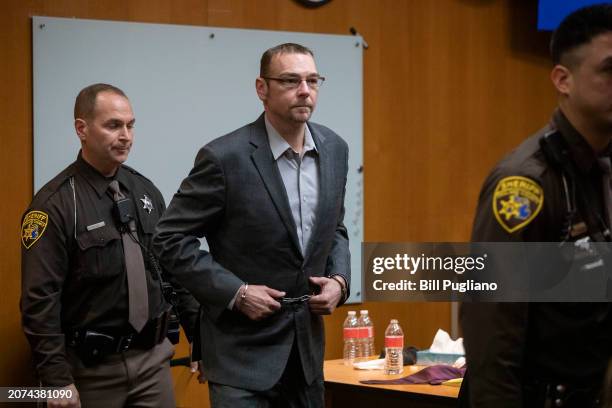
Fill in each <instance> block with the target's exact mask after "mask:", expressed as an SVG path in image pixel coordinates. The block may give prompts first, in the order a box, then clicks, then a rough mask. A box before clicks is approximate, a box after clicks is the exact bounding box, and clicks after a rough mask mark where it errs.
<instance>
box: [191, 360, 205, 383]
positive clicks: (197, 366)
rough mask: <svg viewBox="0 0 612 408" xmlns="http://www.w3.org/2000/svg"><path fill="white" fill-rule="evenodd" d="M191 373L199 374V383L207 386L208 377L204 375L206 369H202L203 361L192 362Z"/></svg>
mask: <svg viewBox="0 0 612 408" xmlns="http://www.w3.org/2000/svg"><path fill="white" fill-rule="evenodd" d="M190 366H191V367H190V368H191V370H190V371H191V373H195V372H196V371H197V372H198V382H199V383H200V384H206V376H205V375H204V368H202V362H201V361H192V362H191V363H190Z"/></svg>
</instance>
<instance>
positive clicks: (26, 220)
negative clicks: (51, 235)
mask: <svg viewBox="0 0 612 408" xmlns="http://www.w3.org/2000/svg"><path fill="white" fill-rule="evenodd" d="M48 222H49V216H48V215H47V214H46V213H44V212H42V211H30V212H29V213H27V214H26V215H25V217H23V223H22V224H21V243H22V244H23V246H24V247H25V248H26V249H30V247H31V246H32V245H34V244H35V243H36V241H38V240H39V239H40V237H42V235H43V233H44V232H45V229H46V228H47V223H48Z"/></svg>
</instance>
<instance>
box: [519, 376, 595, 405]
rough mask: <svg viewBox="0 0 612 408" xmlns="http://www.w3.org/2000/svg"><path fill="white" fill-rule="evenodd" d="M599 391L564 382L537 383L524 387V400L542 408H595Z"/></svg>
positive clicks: (591, 387)
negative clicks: (537, 403)
mask: <svg viewBox="0 0 612 408" xmlns="http://www.w3.org/2000/svg"><path fill="white" fill-rule="evenodd" d="M600 392H601V389H600V387H598V386H595V385H593V386H585V385H583V384H580V385H577V384H571V383H566V382H537V383H534V384H531V385H527V386H525V398H526V399H527V401H529V402H530V403H534V402H536V401H540V402H541V405H537V406H542V407H546V408H548V407H551V408H553V407H570V408H597V407H600V406H601V405H600V400H599V396H600ZM534 406H536V405H534Z"/></svg>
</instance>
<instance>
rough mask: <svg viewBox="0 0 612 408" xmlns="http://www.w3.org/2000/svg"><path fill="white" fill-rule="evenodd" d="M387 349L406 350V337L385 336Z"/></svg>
mask: <svg viewBox="0 0 612 408" xmlns="http://www.w3.org/2000/svg"><path fill="white" fill-rule="evenodd" d="M385 347H398V348H404V336H385Z"/></svg>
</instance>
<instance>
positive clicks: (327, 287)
mask: <svg viewBox="0 0 612 408" xmlns="http://www.w3.org/2000/svg"><path fill="white" fill-rule="evenodd" d="M310 282H311V283H313V284H315V285H317V286H319V287H320V288H321V293H319V294H318V295H315V296H312V297H311V298H310V299H309V300H308V306H310V311H311V312H313V313H315V314H319V315H328V314H331V313H332V312H333V311H334V310H335V309H336V306H338V303H339V302H340V297H341V296H342V287H341V285H342V284H341V283H340V282H338V281H337V280H335V279H331V278H318V277H310Z"/></svg>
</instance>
